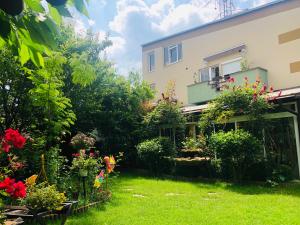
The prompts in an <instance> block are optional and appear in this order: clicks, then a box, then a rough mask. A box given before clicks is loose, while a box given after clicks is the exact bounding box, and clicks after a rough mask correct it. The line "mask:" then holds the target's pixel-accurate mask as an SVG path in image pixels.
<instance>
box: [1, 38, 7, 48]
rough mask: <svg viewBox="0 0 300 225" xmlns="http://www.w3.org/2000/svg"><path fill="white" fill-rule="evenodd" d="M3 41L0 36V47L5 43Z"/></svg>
mask: <svg viewBox="0 0 300 225" xmlns="http://www.w3.org/2000/svg"><path fill="white" fill-rule="evenodd" d="M5 43H6V42H5V41H4V40H3V38H2V37H0V48H2V47H3V46H4V45H5Z"/></svg>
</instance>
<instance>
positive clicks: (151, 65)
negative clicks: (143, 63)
mask: <svg viewBox="0 0 300 225" xmlns="http://www.w3.org/2000/svg"><path fill="white" fill-rule="evenodd" d="M154 60H155V59H154V53H151V54H149V71H153V70H154V66H155V61H154Z"/></svg>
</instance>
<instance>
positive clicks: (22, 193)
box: [0, 177, 26, 199]
mask: <svg viewBox="0 0 300 225" xmlns="http://www.w3.org/2000/svg"><path fill="white" fill-rule="evenodd" d="M0 190H5V192H6V193H7V194H9V195H10V196H11V197H12V198H15V199H17V198H25V197H26V186H25V185H24V183H23V182H22V181H18V182H15V179H10V178H9V177H7V178H5V180H4V181H2V182H0Z"/></svg>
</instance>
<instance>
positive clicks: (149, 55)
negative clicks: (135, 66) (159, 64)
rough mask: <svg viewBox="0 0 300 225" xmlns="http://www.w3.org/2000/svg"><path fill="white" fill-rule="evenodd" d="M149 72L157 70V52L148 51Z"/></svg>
mask: <svg viewBox="0 0 300 225" xmlns="http://www.w3.org/2000/svg"><path fill="white" fill-rule="evenodd" d="M152 55H153V68H152V67H151V56H152ZM147 61H148V72H149V73H151V72H153V71H154V70H155V52H154V51H152V52H149V53H148V60H147Z"/></svg>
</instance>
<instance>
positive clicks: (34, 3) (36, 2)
mask: <svg viewBox="0 0 300 225" xmlns="http://www.w3.org/2000/svg"><path fill="white" fill-rule="evenodd" d="M25 4H26V5H27V6H28V7H29V8H30V9H32V10H33V11H36V12H39V13H43V12H45V9H44V7H43V6H42V4H41V1H40V0H25Z"/></svg>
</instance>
